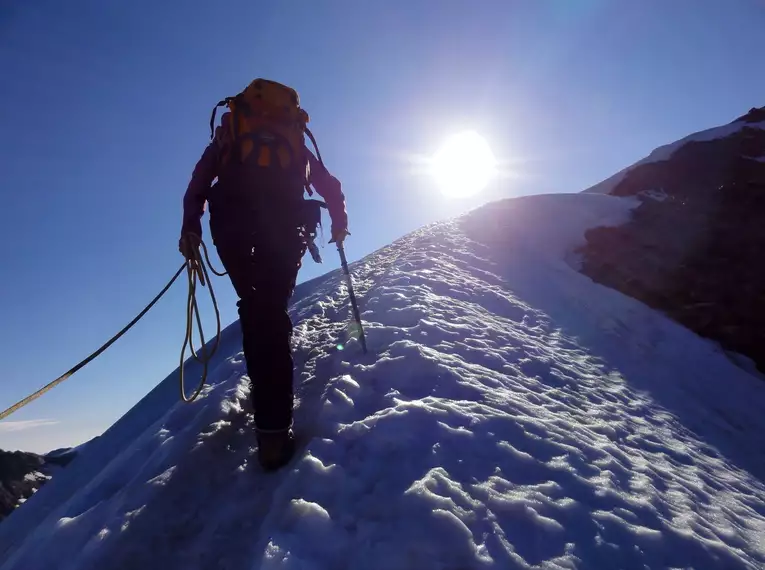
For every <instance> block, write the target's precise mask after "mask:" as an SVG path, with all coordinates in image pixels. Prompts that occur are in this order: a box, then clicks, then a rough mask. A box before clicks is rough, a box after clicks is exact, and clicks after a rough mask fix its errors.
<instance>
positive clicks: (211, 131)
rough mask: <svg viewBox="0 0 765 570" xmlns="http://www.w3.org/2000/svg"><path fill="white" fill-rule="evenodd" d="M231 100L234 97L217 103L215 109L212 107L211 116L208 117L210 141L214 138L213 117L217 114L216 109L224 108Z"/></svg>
mask: <svg viewBox="0 0 765 570" xmlns="http://www.w3.org/2000/svg"><path fill="white" fill-rule="evenodd" d="M233 99H234V97H226V98H225V99H223V100H222V101H219V102H218V104H217V105H215V107H213V110H212V116H211V117H210V140H213V138H214V137H215V115H216V114H217V113H218V107H225V106H226V105H228V104H229V102H230V101H232V100H233Z"/></svg>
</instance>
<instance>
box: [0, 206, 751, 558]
mask: <svg viewBox="0 0 765 570" xmlns="http://www.w3.org/2000/svg"><path fill="white" fill-rule="evenodd" d="M634 205H635V201H633V200H624V199H619V198H615V197H611V196H603V195H581V194H580V195H556V196H538V197H530V198H524V199H518V200H512V201H507V202H504V203H499V204H494V205H491V206H489V207H485V208H482V209H480V210H478V211H476V212H474V213H472V214H470V215H469V216H466V217H465V218H463V219H460V220H456V221H452V222H447V223H441V224H435V225H432V226H429V227H426V228H423V229H422V230H420V231H417V232H415V233H413V234H411V235H409V236H407V237H406V238H403V239H401V240H399V241H398V242H396V243H394V244H392V245H391V246H389V247H387V248H384V249H382V250H380V251H379V252H377V253H375V254H373V255H371V256H369V257H367V258H366V259H364V260H362V261H360V262H358V263H356V264H354V266H353V272H354V275H355V276H356V285H357V287H358V294H359V297H360V299H361V300H362V303H361V309H362V313H363V318H364V321H365V323H367V342H368V345H369V348H370V354H369V355H367V356H364V355H361V353H360V351H359V346H358V343H357V342H355V341H354V340H353V339H352V338H351V339H346V338H345V337H346V336H347V334H348V333H347V331H348V330H350V329H351V327H350V325H349V324H347V323H348V322H349V321H348V319H349V307H348V297H347V291H346V289H345V284H344V281H343V279H342V276H341V274H340V272H339V271H336V272H333V273H330V274H329V275H328V276H326V277H325V278H321V279H318V280H315V281H314V282H311V283H309V284H306V285H305V286H304V287H303V288H302V289H301V290H300V291H299V294H298V296H297V299H296V301H295V304H294V306H293V308H292V313H293V317H294V319H295V321H296V322H297V326H296V338H295V350H296V361H297V373H296V389H297V398H298V405H297V416H296V419H297V425H296V428H297V431H298V433H300V434H301V438H302V442H303V447H301V450H300V453H299V454H298V457H297V458H296V460H295V461H294V462H293V463H292V464H291V465H290V466H289V467H288V468H286V469H285V470H283V471H281V472H278V473H275V474H270V475H264V474H263V473H261V472H260V471H259V469H258V468H257V466H256V465H257V463H256V461H254V459H255V458H254V453H255V450H254V448H253V437H252V433H251V426H250V425H249V422H250V419H249V417H248V415H247V414H246V413H245V412H246V411H247V404H246V403H245V402H246V401H247V395H248V387H247V380H246V377H244V376H243V374H244V367H243V362H242V356H241V353H239V349H238V348H234V347H237V344H236V343H237V338H236V335H234V334H233V333H232V332H231V330H229V331H228V332H227V334H228V335H229V338H227V340H226V342H227V344H226V346H224V348H223V349H222V350H223V351H224V352H223V354H224V355H225V354H228V355H229V356H228V357H225V358H224V357H222V358H221V360H220V361H219V363H218V364H217V366H216V367H215V368H214V369H213V370H211V374H210V377H211V379H212V382H211V384H210V386H208V388H207V389H206V390H205V392H204V393H203V394H202V396H201V397H200V399H199V400H198V401H197V402H195V403H194V404H191V405H185V404H180V403H176V402H174V401H173V402H172V403H168V404H167V408H166V409H165V410H164V412H162V413H159V412H156V413H155V414H154V416H155V419H154V420H153V421H152V423H151V424H148V425H145V426H143V428H142V429H140V430H138V428H137V427H135V426H134V430H135V431H137V436H136V437H135V438H134V439H133V440H132V443H130V445H127V446H126V447H125V448H124V450H123V451H121V452H120V453H119V454H117V455H116V456H114V457H112V458H111V460H110V461H109V462H107V463H106V464H104V466H103V468H102V470H101V471H100V472H98V473H97V474H96V475H95V476H94V477H93V478H92V479H90V480H88V481H87V482H85V485H84V486H83V487H82V488H81V489H80V490H79V491H77V492H76V493H75V494H74V495H72V496H66V497H63V496H62V497H59V501H60V503H59V505H58V506H55V507H51V508H50V509H49V511H48V514H46V515H45V516H43V517H42V518H41V520H34V517H33V515H32V514H31V513H33V512H34V507H35V502H36V501H37V499H38V498H39V496H41V495H43V494H44V493H46V492H48V494H49V495H50V497H49V499H48V504H49V505H50V504H53V503H54V502H55V501H54V500H53V499H54V498H53V496H52V493H51V489H52V488H53V484H54V483H55V480H54V481H53V482H52V483H51V485H50V486H49V487H47V488H44V489H43V490H42V491H41V492H40V493H39V494H38V495H37V496H35V497H33V498H32V499H30V501H29V502H28V504H26V505H25V506H24V509H29V513H30V514H29V515H28V518H27V519H24V525H29V526H28V527H27V528H24V529H21V530H20V531H19V532H24V533H26V534H27V536H26V540H25V541H24V542H23V543H21V544H18V545H13V544H10V543H9V542H8V541H7V539H8V536H9V535H8V534H4V529H3V527H0V560H4V561H5V562H4V563H3V564H2V565H0V569H2V570H20V569H22V568H42V567H44V568H51V569H74V568H77V569H90V568H93V569H95V568H104V567H107V566H108V567H109V568H113V569H121V568H125V569H127V568H140V567H146V568H168V569H173V568H178V569H181V568H183V569H190V568H199V569H202V568H221V569H235V568H236V569H241V568H251V569H253V570H255V569H262V570H273V569H298V568H300V569H302V568H311V569H317V570H318V569H344V568H348V569H351V568H365V569H372V570H374V569H390V568H397V569H415V568H449V569H464V568H471V569H472V568H550V569H552V568H638V567H639V568H643V567H648V568H667V567H683V568H686V567H693V568H697V569H700V568H726V569H738V568H742V569H743V568H756V567H761V566H762V565H763V564H765V546H764V545H765V507H763V505H765V485H763V483H762V482H761V481H762V477H763V475H765V461H763V459H765V456H764V455H763V450H765V445H763V443H765V441H763V438H765V436H763V435H762V434H765V429H763V428H765V420H763V418H762V415H761V413H760V411H759V410H760V409H761V408H762V405H763V404H765V386H763V385H762V383H761V382H759V381H758V380H757V379H755V378H754V377H752V376H751V375H749V374H747V373H746V372H744V371H742V370H740V369H739V368H737V367H735V366H734V365H733V364H731V363H730V361H729V360H728V359H727V358H726V356H725V355H724V354H723V353H722V351H720V350H719V349H718V348H717V347H716V346H715V345H713V344H712V343H709V342H707V341H705V340H702V339H700V338H699V337H697V336H695V335H694V334H693V333H691V332H689V331H688V330H686V329H684V328H682V327H680V326H678V325H676V324H674V323H673V322H671V321H669V320H668V319H666V318H664V317H663V316H662V315H660V314H659V313H656V312H654V311H651V310H649V309H647V308H646V307H644V306H643V305H641V304H640V303H638V302H636V301H634V300H632V299H629V298H626V297H624V296H622V295H620V294H619V293H617V292H615V291H611V290H608V289H605V288H603V287H600V286H598V285H596V284H594V283H593V282H592V281H590V280H589V279H588V278H586V277H585V276H583V275H581V274H579V273H577V272H576V271H575V269H574V268H572V266H571V265H570V263H571V262H573V261H575V260H573V259H569V260H568V262H567V261H566V257H567V254H569V253H570V251H571V250H572V249H573V247H574V246H575V245H576V244H577V243H578V242H580V241H581V240H582V239H583V238H582V236H583V233H584V230H585V229H586V228H587V227H590V226H593V225H598V224H616V223H621V222H623V221H625V220H626V219H627V217H628V216H629V212H630V209H631V208H632V207H634ZM351 336H352V334H351ZM338 343H342V344H343V345H344V350H340V349H339V348H338ZM238 346H241V345H238ZM226 348H229V349H231V350H230V351H229V352H228V353H226V351H225V349H226ZM172 379H173V378H169V379H168V381H169V380H172ZM166 382H167V381H166ZM117 428H118V426H115V428H113V429H115V430H116V431H119V430H117ZM108 440H109V436H108V433H107V434H104V436H102V437H101V438H99V440H97V442H94V445H93V446H92V447H89V448H88V449H87V450H86V451H85V452H83V457H81V458H78V459H77V460H75V462H74V463H73V464H72V466H76V464H77V462H79V461H82V460H83V459H84V458H87V457H88V456H90V457H91V458H94V457H95V456H94V453H95V452H94V449H95V445H96V444H99V445H108ZM104 442H106V443H104ZM24 509H21V510H24ZM16 514H17V513H15V514H14V515H13V516H14V517H15V516H16ZM13 522H14V521H13V519H11V524H13ZM19 522H21V519H19ZM17 536H20V535H18V534H17ZM2 553H5V555H3V554H2Z"/></svg>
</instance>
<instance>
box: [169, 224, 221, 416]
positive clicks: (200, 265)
mask: <svg viewBox="0 0 765 570" xmlns="http://www.w3.org/2000/svg"><path fill="white" fill-rule="evenodd" d="M190 237H191V238H193V239H195V240H196V241H197V242H198V243H199V245H201V246H202V251H203V252H204V259H203V258H202V256H201V255H200V253H199V248H198V247H194V248H192V254H193V255H192V256H191V258H189V259H187V260H186V263H185V264H184V267H185V268H186V274H187V275H188V281H189V294H188V297H187V299H186V335H185V336H184V339H183V346H182V347H181V360H180V366H179V378H180V380H179V382H180V390H181V399H182V400H183V401H184V402H193V401H194V400H196V399H197V396H199V394H200V392H202V389H203V388H204V386H205V382H206V381H207V372H208V365H209V363H210V360H211V359H212V357H213V356H214V355H215V353H216V351H217V350H218V347H219V346H220V329H221V326H220V310H219V309H218V301H217V299H216V298H215V291H213V286H212V282H211V281H210V275H209V274H208V273H207V268H208V267H209V268H210V271H212V272H213V273H214V274H215V275H217V276H218V277H223V276H224V275H226V272H225V271H224V272H221V271H216V270H215V268H214V267H213V266H212V263H210V254H209V252H208V251H207V245H205V242H203V241H202V240H201V239H200V238H199V236H196V235H192V236H190ZM197 282H199V284H200V285H201V286H202V287H205V286H207V288H208V290H209V291H210V299H212V304H213V308H214V309H215V325H216V332H215V344H214V345H213V347H212V349H211V350H210V352H209V354H208V352H207V345H206V344H205V335H204V330H203V328H202V319H201V318H200V316H199V306H198V305H197V294H196V293H197ZM194 321H196V324H197V332H198V333H199V341H200V343H201V345H202V356H201V357H200V356H199V355H198V354H197V351H196V350H195V349H194V338H193V337H194V324H193V323H194ZM187 346H188V347H189V349H190V350H191V355H192V356H193V357H194V360H196V361H197V362H199V363H200V364H201V365H202V377H201V378H200V380H199V384H198V385H197V387H196V389H195V390H194V392H193V393H192V394H191V396H189V397H187V396H186V387H185V385H184V379H183V377H184V372H183V362H184V360H185V357H186V347H187Z"/></svg>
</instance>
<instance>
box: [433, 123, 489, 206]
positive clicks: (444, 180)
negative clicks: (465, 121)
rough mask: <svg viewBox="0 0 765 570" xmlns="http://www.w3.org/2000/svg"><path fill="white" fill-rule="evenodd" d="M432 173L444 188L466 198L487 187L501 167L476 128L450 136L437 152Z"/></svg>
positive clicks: (452, 193)
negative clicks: (498, 166)
mask: <svg viewBox="0 0 765 570" xmlns="http://www.w3.org/2000/svg"><path fill="white" fill-rule="evenodd" d="M431 169H432V174H433V176H434V177H435V179H436V182H437V183H438V186H439V188H440V189H441V192H443V194H444V195H445V196H448V197H450V198H464V197H467V196H472V195H473V194H476V193H478V192H480V191H481V190H483V189H484V188H485V187H486V185H487V184H488V183H489V182H490V181H491V179H492V178H493V177H494V175H495V174H496V171H497V160H496V159H495V158H494V154H493V153H492V152H491V149H490V148H489V143H487V142H486V139H484V138H483V137H482V136H481V135H479V134H478V133H476V132H474V131H468V132H464V133H459V134H456V135H453V136H451V137H449V138H448V139H447V140H446V141H445V142H444V144H443V146H442V147H441V148H440V150H439V151H438V152H437V153H436V154H435V155H434V156H433V159H432V162H431Z"/></svg>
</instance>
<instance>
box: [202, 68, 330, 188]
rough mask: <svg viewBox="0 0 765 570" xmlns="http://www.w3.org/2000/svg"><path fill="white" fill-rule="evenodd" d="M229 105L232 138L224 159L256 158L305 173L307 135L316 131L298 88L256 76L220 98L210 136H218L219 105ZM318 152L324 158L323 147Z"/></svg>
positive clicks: (263, 164)
mask: <svg viewBox="0 0 765 570" xmlns="http://www.w3.org/2000/svg"><path fill="white" fill-rule="evenodd" d="M223 106H226V107H228V109H229V111H230V113H229V114H227V115H224V120H229V121H230V122H231V124H230V125H228V129H226V131H225V132H227V133H228V136H229V137H230V138H231V140H229V141H225V142H229V143H230V144H226V145H225V146H226V148H227V149H228V153H227V154H226V155H225V156H224V157H223V160H224V162H228V161H230V160H236V161H239V162H242V163H245V162H251V161H254V162H255V163H256V164H257V165H258V166H261V167H265V168H278V169H281V170H285V171H290V172H292V173H296V174H301V175H303V176H304V173H305V168H306V163H305V160H304V159H303V157H304V154H303V153H304V151H303V148H304V144H305V143H304V139H303V135H304V134H308V136H309V137H310V139H311V141H312V142H313V144H314V147H316V141H315V139H314V138H313V135H312V134H311V132H310V131H309V130H308V128H307V127H306V123H308V113H306V112H305V110H303V109H302V108H301V107H300V97H299V96H298V94H297V91H295V90H294V89H292V88H291V87H287V86H286V85H282V84H281V83H277V82H275V81H269V80H268V79H255V80H254V81H253V82H252V83H250V84H249V85H248V86H247V88H246V89H245V90H244V91H242V92H241V93H239V94H238V95H236V96H235V97H227V98H225V99H224V100H222V101H220V102H219V103H218V104H217V105H216V106H215V108H214V109H213V112H212V117H211V119H210V138H212V137H213V136H214V129H215V114H216V111H217V109H218V107H223ZM316 154H317V157H318V158H319V160H320V161H321V155H320V154H319V149H318V148H316Z"/></svg>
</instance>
